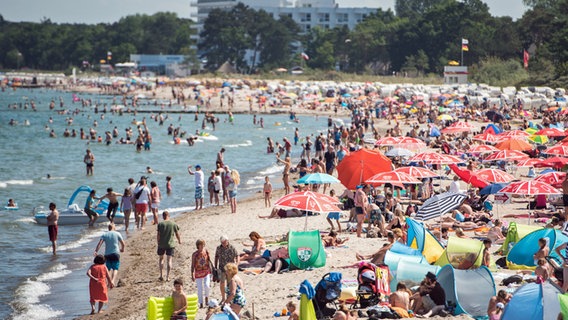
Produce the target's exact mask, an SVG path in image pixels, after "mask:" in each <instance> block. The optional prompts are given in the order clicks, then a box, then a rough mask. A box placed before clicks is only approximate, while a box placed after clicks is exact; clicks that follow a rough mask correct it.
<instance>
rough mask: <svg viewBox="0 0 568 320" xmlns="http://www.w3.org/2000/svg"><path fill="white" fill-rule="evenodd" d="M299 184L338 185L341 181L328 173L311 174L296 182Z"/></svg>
mask: <svg viewBox="0 0 568 320" xmlns="http://www.w3.org/2000/svg"><path fill="white" fill-rule="evenodd" d="M296 182H297V183H299V184H324V183H338V182H339V180H338V179H337V178H335V177H334V176H332V175H329V174H327V173H310V174H307V175H305V176H303V177H302V178H301V179H299V180H298V181H296Z"/></svg>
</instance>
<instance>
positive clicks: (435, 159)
mask: <svg viewBox="0 0 568 320" xmlns="http://www.w3.org/2000/svg"><path fill="white" fill-rule="evenodd" d="M408 161H409V162H420V161H424V163H428V164H451V163H461V162H463V160H462V159H460V158H458V157H455V156H451V155H447V154H441V153H436V152H423V153H419V154H417V155H415V156H414V157H412V158H410V159H408Z"/></svg>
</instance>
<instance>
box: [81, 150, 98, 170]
mask: <svg viewBox="0 0 568 320" xmlns="http://www.w3.org/2000/svg"><path fill="white" fill-rule="evenodd" d="M83 162H84V163H85V165H86V168H87V175H88V176H92V175H93V168H94V166H95V155H94V154H93V153H92V152H91V150H89V149H87V153H86V154H85V157H83Z"/></svg>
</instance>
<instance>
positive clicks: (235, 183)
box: [227, 169, 241, 213]
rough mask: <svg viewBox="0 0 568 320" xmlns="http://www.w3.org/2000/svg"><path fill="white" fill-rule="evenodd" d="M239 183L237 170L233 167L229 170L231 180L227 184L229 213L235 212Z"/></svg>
mask: <svg viewBox="0 0 568 320" xmlns="http://www.w3.org/2000/svg"><path fill="white" fill-rule="evenodd" d="M240 183H241V177H240V175H239V172H238V171H237V170H235V169H233V170H231V181H230V182H229V184H228V185H227V191H229V203H230V204H231V213H237V189H238V187H239V184H240Z"/></svg>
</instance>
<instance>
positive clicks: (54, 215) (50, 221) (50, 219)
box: [47, 202, 59, 255]
mask: <svg viewBox="0 0 568 320" xmlns="http://www.w3.org/2000/svg"><path fill="white" fill-rule="evenodd" d="M49 210H50V212H49V215H48V216H47V232H48V233H49V241H51V248H52V250H53V255H55V254H56V253H55V251H56V250H57V231H58V228H57V221H58V220H59V211H57V208H56V206H55V203H53V202H52V203H50V204H49Z"/></svg>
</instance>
